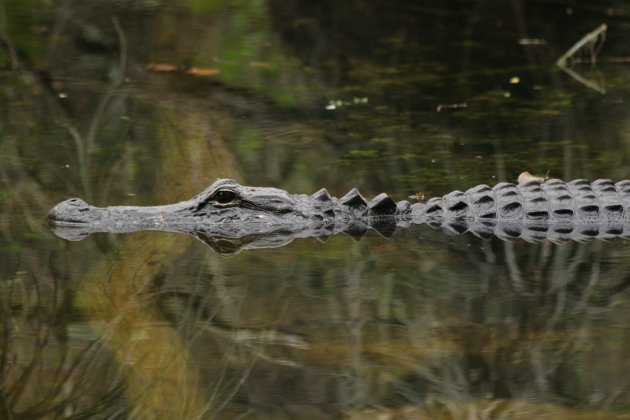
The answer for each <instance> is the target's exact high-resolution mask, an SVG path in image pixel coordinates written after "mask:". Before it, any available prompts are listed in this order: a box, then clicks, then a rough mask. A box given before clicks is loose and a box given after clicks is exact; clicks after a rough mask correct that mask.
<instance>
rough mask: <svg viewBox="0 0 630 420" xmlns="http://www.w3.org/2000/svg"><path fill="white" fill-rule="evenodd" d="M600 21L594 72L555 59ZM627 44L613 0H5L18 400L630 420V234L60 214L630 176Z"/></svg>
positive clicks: (143, 407) (273, 414) (160, 408)
mask: <svg viewBox="0 0 630 420" xmlns="http://www.w3.org/2000/svg"><path fill="white" fill-rule="evenodd" d="M53 4H54V6H53ZM602 23H606V24H607V28H608V29H607V31H606V34H605V35H606V36H605V43H603V44H602V37H600V38H598V40H597V43H596V44H595V45H594V46H593V45H592V44H591V46H592V47H593V48H590V49H589V45H586V46H585V47H584V48H582V49H581V50H580V51H578V52H577V53H576V54H575V55H574V57H573V58H577V59H578V60H573V61H571V63H570V70H572V71H573V72H574V73H576V74H577V75H578V76H579V77H577V78H576V77H574V76H572V75H571V74H569V73H568V72H565V71H563V70H562V69H560V68H558V67H557V66H556V65H555V62H556V60H557V59H558V58H559V57H560V56H561V55H562V54H563V53H564V52H565V51H567V50H568V49H569V48H570V47H571V46H572V45H573V44H574V43H576V42H577V41H578V40H580V38H582V37H583V36H585V35H586V34H587V33H589V32H591V31H593V30H595V29H596V28H597V27H599V26H600V25H601V24H602ZM629 37H630V6H629V5H628V3H627V2H624V1H613V0H610V1H601V2H586V1H584V2H582V1H563V0H558V1H542V0H540V1H527V2H525V1H519V0H513V1H499V0H496V1H485V2H483V1H453V0H451V1H447V2H442V3H438V2H430V1H418V2H410V1H385V0H382V1H378V0H377V1H352V2H350V1H348V2H333V1H322V2H314V1H301V0H288V1H277V0H269V1H258V0H254V1H236V0H234V1H227V0H224V1H192V0H191V1H188V2H186V1H177V2H164V3H163V2H160V1H159V0H156V1H148V0H147V1H116V2H100V1H88V2H79V1H72V0H71V1H65V2H41V1H35V0H31V1H28V0H27V1H17V0H4V1H0V39H1V41H2V42H0V46H1V48H0V115H1V116H0V309H1V311H2V315H1V317H0V320H1V322H0V326H1V329H0V331H1V332H2V335H1V338H0V376H1V377H0V418H3V419H4V418H7V419H10V418H47V419H48V418H51V419H52V418H134V419H135V418H138V419H145V418H169V419H171V418H181V419H195V418H296V419H297V418H299V419H306V418H326V419H327V418H357V419H358V418H382V419H394V418H396V419H403V418H404V419H407V418H409V419H411V418H414V419H415V418H444V419H446V418H453V419H459V418H468V419H476V418H480V419H481V418H505V419H507V418H523V419H529V418H540V417H543V416H546V417H547V418H554V419H555V418H572V419H577V418H584V419H591V418H602V419H603V418H606V419H608V418H626V417H630V410H629V409H628V407H630V405H629V404H630V381H629V379H628V374H627V372H628V370H629V369H630V359H629V358H628V350H627V349H628V347H627V346H628V345H630V291H629V290H628V288H627V286H628V285H630V276H629V261H630V244H629V243H628V242H625V241H622V240H615V241H610V242H602V241H596V242H590V243H575V242H572V243H567V244H564V245H555V244H552V243H548V242H543V243H538V244H529V243H524V242H519V241H516V242H502V241H499V240H496V239H488V240H483V239H480V238H477V237H474V236H472V235H464V236H453V235H448V234H446V233H444V232H441V231H439V230H434V229H431V228H429V227H423V226H416V227H412V228H409V229H399V230H398V231H397V232H395V234H394V236H393V237H392V238H391V239H385V238H382V237H380V236H378V235H377V234H376V233H375V232H368V234H367V235H366V236H365V237H363V238H362V239H361V240H360V241H356V240H355V239H353V238H351V237H349V236H343V235H339V236H335V237H332V238H330V239H329V240H328V241H327V242H325V243H322V242H320V241H318V240H316V239H312V238H311V239H300V240H295V241H293V242H291V243H290V244H288V245H287V246H284V247H280V248H270V249H257V250H243V251H242V252H240V253H237V254H236V255H235V256H233V257H230V258H225V257H222V256H220V255H218V254H216V253H215V252H213V251H212V250H211V249H210V248H209V247H207V246H206V245H205V244H203V243H202V242H199V241H196V240H195V239H194V238H192V237H188V236H184V235H177V234H167V233H150V232H148V233H134V234H126V235H114V234H95V235H92V236H90V237H88V238H86V239H85V240H83V241H80V242H68V241H64V240H61V239H59V238H57V237H56V236H55V235H53V234H52V232H51V231H50V229H49V228H48V226H47V223H46V219H45V216H46V214H47V212H48V210H49V209H50V208H51V207H52V206H53V205H54V204H56V203H57V202H58V201H60V200H63V199H66V198H68V197H73V196H79V197H82V198H84V199H85V200H86V201H88V202H90V203H93V204H96V205H111V204H127V205H147V204H158V203H170V202H175V201H178V200H182V199H187V198H189V197H192V196H193V195H194V194H196V193H197V192H199V191H201V190H203V189H204V188H205V187H206V186H207V185H208V184H210V183H211V182H212V181H214V180H215V179H216V178H218V177H221V178H234V179H237V180H238V181H239V182H241V183H243V184H246V185H259V186H274V187H279V188H283V189H285V190H288V191H290V192H295V193H311V192H315V191H316V190H318V189H319V188H321V187H326V188H328V190H329V191H330V192H331V193H333V194H334V195H336V196H339V195H342V194H344V193H345V192H346V191H347V190H349V189H350V188H352V187H357V188H359V189H360V190H361V191H362V193H363V194H364V195H365V196H366V197H372V196H374V195H376V194H377V193H379V192H381V191H386V192H388V193H389V194H390V195H392V196H393V197H396V198H400V199H402V198H405V197H407V196H409V195H412V194H417V193H420V194H424V195H427V196H432V195H441V194H444V193H446V192H448V191H450V190H453V189H465V188H468V187H470V186H473V185H476V184H479V183H489V184H493V183H495V182H498V181H500V180H514V179H515V177H516V176H517V175H518V174H519V173H520V172H522V171H530V172H532V173H535V174H542V175H544V174H546V173H549V174H550V175H552V176H554V177H559V178H564V179H572V178H589V179H596V178H612V179H616V180H618V179H624V178H630V165H629V164H628V162H630V125H629V123H628V121H630V120H629V117H630V107H629V106H628V104H627V102H626V101H627V100H628V95H629V89H628V86H629V85H630V84H629V82H630V77H629V75H630V67H629V64H628V61H629V60H630V59H629V57H630V45H629V44H628V42H627V40H628V39H629ZM593 58H596V63H593ZM578 79H580V80H578Z"/></svg>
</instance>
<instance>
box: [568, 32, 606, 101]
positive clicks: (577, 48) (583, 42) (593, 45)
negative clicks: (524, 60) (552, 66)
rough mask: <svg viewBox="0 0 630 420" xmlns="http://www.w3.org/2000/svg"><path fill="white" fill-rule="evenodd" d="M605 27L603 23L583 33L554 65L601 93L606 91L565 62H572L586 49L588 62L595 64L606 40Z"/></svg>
mask: <svg viewBox="0 0 630 420" xmlns="http://www.w3.org/2000/svg"><path fill="white" fill-rule="evenodd" d="M607 29H608V26H607V25H606V24H605V23H604V24H602V25H600V26H599V27H598V28H597V29H595V30H594V31H593V32H589V33H588V34H586V35H584V36H583V37H582V38H581V39H580V40H579V41H578V42H576V43H575V44H573V46H572V47H571V48H569V49H568V50H567V52H565V53H564V54H562V56H560V58H558V60H557V61H556V65H557V66H558V67H560V68H561V69H562V70H564V71H565V72H566V73H568V74H569V75H570V76H571V77H573V78H574V79H575V80H577V81H578V82H580V83H582V84H584V85H585V86H587V87H589V88H591V89H593V90H595V91H597V92H599V93H602V94H604V93H606V90H605V89H604V88H603V87H602V86H600V85H599V84H597V83H596V82H593V81H592V80H589V79H587V78H585V77H584V76H582V75H580V74H579V73H578V72H576V71H575V70H573V69H571V68H570V67H569V66H568V65H567V63H568V62H569V60H571V61H572V62H577V60H576V59H575V56H576V55H577V54H578V53H580V52H581V51H584V50H586V51H587V52H588V57H589V61H590V63H591V64H592V65H595V63H596V62H597V55H598V54H599V51H600V50H601V48H602V46H603V45H604V41H605V40H606V30H607Z"/></svg>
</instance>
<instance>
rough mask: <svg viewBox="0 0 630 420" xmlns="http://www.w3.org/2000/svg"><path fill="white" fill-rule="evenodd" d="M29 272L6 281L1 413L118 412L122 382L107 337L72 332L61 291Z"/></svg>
mask: <svg viewBox="0 0 630 420" xmlns="http://www.w3.org/2000/svg"><path fill="white" fill-rule="evenodd" d="M49 287H50V285H48V284H46V283H42V282H39V281H37V280H36V279H34V278H31V279H29V278H28V277H25V276H24V275H21V276H19V278H16V279H14V280H10V281H3V282H2V284H1V285H0V288H1V290H0V309H1V311H2V312H1V314H0V315H1V316H0V319H1V324H0V335H1V337H0V342H1V346H0V384H1V385H0V401H1V407H0V417H2V418H6V419H13V418H40V417H46V418H49V417H50V416H54V417H57V416H59V417H64V418H69V417H77V418H78V417H89V416H95V415H112V414H113V413H115V411H113V407H114V405H115V404H117V403H119V400H120V398H121V396H122V385H121V383H120V382H119V378H118V377H117V376H118V373H117V372H116V369H112V366H111V362H110V360H109V357H108V352H107V351H106V350H105V349H104V348H103V346H102V342H100V341H99V340H95V339H93V338H90V337H89V336H88V337H83V336H81V335H77V336H73V335H72V333H71V334H70V335H69V334H68V333H69V331H71V330H73V329H74V330H75V332H79V331H80V329H83V328H85V327H84V326H83V325H82V324H81V323H74V324H72V323H67V322H66V321H64V319H63V317H64V316H65V314H64V310H65V308H64V306H65V305H67V302H65V301H64V300H65V299H64V295H63V294H58V295H57V296H58V297H59V298H61V299H59V300H56V299H55V300H53V301H49V302H45V301H44V300H43V299H44V296H48V295H50V294H51V292H52V293H53V294H57V293H59V292H58V291H52V290H46V289H48V288H49Z"/></svg>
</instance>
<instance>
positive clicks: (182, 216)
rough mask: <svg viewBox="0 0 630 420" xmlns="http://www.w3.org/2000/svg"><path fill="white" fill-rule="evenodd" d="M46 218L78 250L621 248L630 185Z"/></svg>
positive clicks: (271, 200) (67, 209)
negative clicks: (190, 244) (136, 237)
mask: <svg viewBox="0 0 630 420" xmlns="http://www.w3.org/2000/svg"><path fill="white" fill-rule="evenodd" d="M48 218H49V220H50V221H51V224H52V228H53V231H54V232H55V233H56V234H57V235H58V236H59V237H62V238H64V239H67V240H73V241H74V240H81V239H83V238H85V237H86V236H88V235H89V234H91V233H94V232H115V233H123V232H135V231H140V230H154V231H168V232H181V233H188V234H191V235H193V236H195V237H197V238H198V239H200V240H202V241H204V242H205V243H207V244H208V245H210V246H211V247H212V248H213V249H214V250H215V251H217V252H218V253H219V254H222V255H232V254H235V253H237V252H239V251H240V250H241V249H242V248H270V247H278V246H282V245H285V244H287V243H288V242H291V241H292V240H293V239H295V238H304V237H317V238H327V237H329V236H331V235H334V234H337V233H339V232H345V233H347V234H350V235H351V236H353V237H357V238H360V237H361V236H362V235H363V234H364V233H365V232H366V231H367V230H368V229H373V230H376V231H377V232H378V233H380V234H381V235H383V236H386V237H389V236H391V235H392V234H393V232H394V230H395V229H396V228H397V227H407V226H409V225H411V224H428V225H429V226H431V227H434V228H444V229H446V230H448V231H451V232H454V233H457V234H462V233H465V232H470V233H472V234H474V235H477V236H480V237H482V238H489V237H492V236H494V237H497V238H500V239H502V240H515V239H519V238H520V239H522V240H525V241H528V242H537V241H542V240H550V241H552V242H557V243H561V242H566V241H588V240H593V239H604V240H607V239H613V238H624V239H628V238H630V180H625V181H619V182H617V183H613V182H612V181H611V180H609V179H600V180H597V181H593V182H590V181H587V180H583V179H577V180H573V181H570V182H566V183H565V182H564V181H562V180H559V179H548V180H540V179H534V180H529V181H527V182H522V183H516V184H514V183H509V182H501V183H498V184H496V185H495V186H494V187H489V186H488V185H485V184H484V185H478V186H476V187H473V188H470V189H468V190H467V191H465V192H461V191H453V192H451V193H449V194H447V195H445V196H443V197H436V198H431V199H430V200H428V201H426V202H415V203H412V202H410V201H407V200H402V201H398V202H396V201H394V200H393V199H392V198H391V197H389V196H388V195H387V194H384V193H381V194H379V195H377V196H376V197H374V198H373V199H372V200H370V201H367V200H366V199H365V198H363V196H361V194H360V193H359V191H357V189H356V188H353V189H352V190H350V191H349V192H348V193H347V194H346V195H344V196H343V197H341V198H335V197H332V196H331V195H330V194H329V193H328V191H326V189H321V190H319V191H317V192H316V193H315V194H312V195H305V194H289V193H288V192H286V191H284V190H281V189H277V188H268V187H247V186H242V185H240V184H238V183H237V182H236V181H234V180H231V179H219V180H217V181H216V182H214V183H213V184H212V185H210V186H209V187H208V188H206V189H205V190H204V191H203V192H201V193H200V194H198V195H196V196H195V197H193V198H191V199H190V200H187V201H182V202H179V203H175V204H169V205H161V206H146V207H144V206H139V207H136V206H112V207H94V206H91V205H89V204H87V203H86V202H85V201H83V200H81V199H79V198H72V199H69V200H66V201H63V202H61V203H59V204H57V205H56V206H55V207H54V208H53V209H52V210H51V211H50V213H49V215H48Z"/></svg>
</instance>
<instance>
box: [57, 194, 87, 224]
mask: <svg viewBox="0 0 630 420" xmlns="http://www.w3.org/2000/svg"><path fill="white" fill-rule="evenodd" d="M90 208H91V206H90V205H89V204H88V203H86V202H85V201H83V200H81V199H80V198H71V199H69V200H66V201H62V202H61V203H59V204H57V205H56V206H55V207H53V208H52V210H50V212H49V213H48V219H50V220H52V221H54V222H61V223H88V222H90V221H91V219H90Z"/></svg>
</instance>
